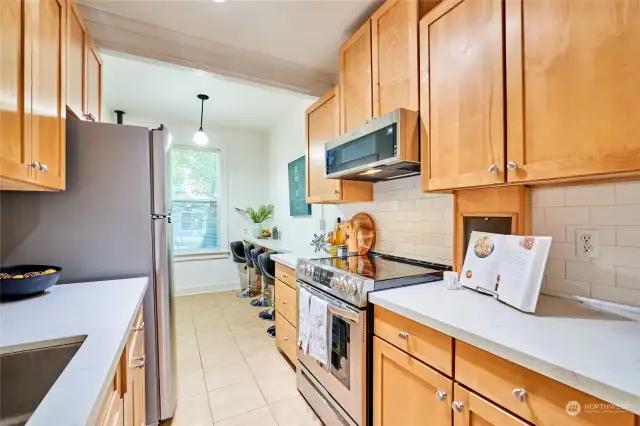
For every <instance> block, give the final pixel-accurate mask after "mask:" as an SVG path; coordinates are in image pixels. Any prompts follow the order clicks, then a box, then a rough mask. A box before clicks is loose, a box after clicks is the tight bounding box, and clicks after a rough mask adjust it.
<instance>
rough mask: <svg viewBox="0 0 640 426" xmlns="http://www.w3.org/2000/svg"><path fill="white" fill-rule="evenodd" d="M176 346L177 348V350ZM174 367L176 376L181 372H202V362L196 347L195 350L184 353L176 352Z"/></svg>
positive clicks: (182, 351)
mask: <svg viewBox="0 0 640 426" xmlns="http://www.w3.org/2000/svg"><path fill="white" fill-rule="evenodd" d="M179 347H180V346H179V344H178V348H179ZM176 367H177V369H178V374H180V372H182V371H191V370H202V362H201V361H200V351H199V350H198V346H197V345H196V347H195V349H192V350H189V351H185V350H179V349H178V351H177V359H176Z"/></svg>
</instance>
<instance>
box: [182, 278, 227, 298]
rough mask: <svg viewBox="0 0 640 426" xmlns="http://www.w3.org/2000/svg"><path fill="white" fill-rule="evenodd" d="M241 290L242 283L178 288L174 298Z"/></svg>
mask: <svg viewBox="0 0 640 426" xmlns="http://www.w3.org/2000/svg"><path fill="white" fill-rule="evenodd" d="M229 290H240V281H232V282H228V283H217V284H206V285H197V286H191V287H177V288H175V289H174V290H173V295H174V297H180V296H190V295H193V294H204V293H216V292H219V291H229Z"/></svg>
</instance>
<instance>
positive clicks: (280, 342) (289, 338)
mask: <svg viewBox="0 0 640 426" xmlns="http://www.w3.org/2000/svg"><path fill="white" fill-rule="evenodd" d="M276 346H278V348H280V350H281V351H282V352H284V354H285V355H286V356H287V358H289V361H291V363H292V364H294V365H295V363H296V359H297V355H296V328H295V327H294V326H293V325H291V323H290V322H289V321H287V320H286V319H285V317H283V316H282V315H281V314H280V313H278V312H276Z"/></svg>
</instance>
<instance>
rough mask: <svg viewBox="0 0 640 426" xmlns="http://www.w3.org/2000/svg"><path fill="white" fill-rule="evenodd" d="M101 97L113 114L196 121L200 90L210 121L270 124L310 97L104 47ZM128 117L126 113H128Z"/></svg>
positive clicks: (249, 125)
mask: <svg viewBox="0 0 640 426" xmlns="http://www.w3.org/2000/svg"><path fill="white" fill-rule="evenodd" d="M101 55H102V60H103V65H104V68H103V70H104V71H103V103H104V106H105V108H106V109H107V111H106V112H107V113H108V114H110V113H112V111H113V110H114V109H120V110H123V111H125V112H126V114H127V115H131V116H137V117H148V118H159V119H167V120H171V121H174V122H175V121H179V122H187V123H198V122H199V121H200V102H201V101H200V100H199V99H198V98H197V97H196V95H198V94H199V93H204V94H206V95H209V100H207V101H205V103H204V121H205V123H207V124H214V125H220V126H224V127H234V128H243V129H252V130H261V131H264V130H267V129H269V128H270V127H271V126H273V125H274V124H275V123H276V122H277V121H278V119H279V118H281V117H282V116H283V115H284V114H285V113H287V112H289V111H291V110H292V109H293V108H295V107H297V106H299V105H300V103H301V102H304V101H308V100H310V99H312V98H311V97H309V96H306V95H302V94H300V93H294V92H290V91H287V90H283V89H277V88H273V87H267V86H262V85H258V84H254V83H248V82H243V81H238V80H236V79H233V78H230V77H223V76H219V75H215V74H211V73H208V72H204V71H199V70H193V69H189V68H184V67H181V66H178V65H172V64H166V63H161V62H157V61H151V60H147V59H142V58H136V57H132V56H130V55H124V54H120V53H114V52H105V51H102V52H101ZM125 122H126V115H125Z"/></svg>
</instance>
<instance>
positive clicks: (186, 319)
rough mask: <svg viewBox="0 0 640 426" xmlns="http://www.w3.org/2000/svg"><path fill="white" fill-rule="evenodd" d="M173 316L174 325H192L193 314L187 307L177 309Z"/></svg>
mask: <svg viewBox="0 0 640 426" xmlns="http://www.w3.org/2000/svg"><path fill="white" fill-rule="evenodd" d="M174 318H175V322H176V325H193V314H192V311H191V308H189V307H186V308H184V309H180V310H178V311H177V312H176V313H175V315H174Z"/></svg>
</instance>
